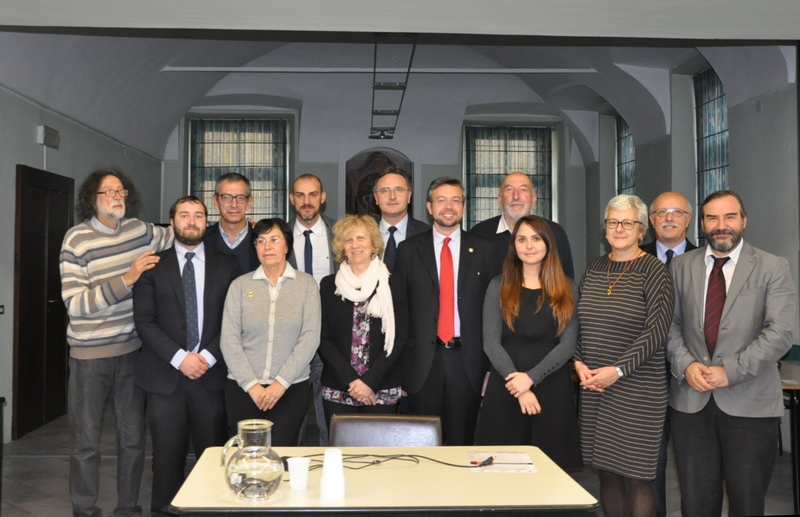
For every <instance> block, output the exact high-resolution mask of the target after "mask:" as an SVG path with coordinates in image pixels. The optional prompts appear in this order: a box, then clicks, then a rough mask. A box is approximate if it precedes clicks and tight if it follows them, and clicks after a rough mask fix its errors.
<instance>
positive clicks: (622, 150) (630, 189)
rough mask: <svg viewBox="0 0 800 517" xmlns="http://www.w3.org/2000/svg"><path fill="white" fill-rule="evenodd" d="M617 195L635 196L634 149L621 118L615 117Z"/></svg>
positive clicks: (628, 130)
mask: <svg viewBox="0 0 800 517" xmlns="http://www.w3.org/2000/svg"><path fill="white" fill-rule="evenodd" d="M617 194H636V149H635V148H634V147H633V134H631V128H630V127H629V126H628V123H627V122H625V119H624V118H622V117H617Z"/></svg>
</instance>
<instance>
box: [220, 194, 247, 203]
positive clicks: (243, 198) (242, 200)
mask: <svg viewBox="0 0 800 517" xmlns="http://www.w3.org/2000/svg"><path fill="white" fill-rule="evenodd" d="M215 195H216V196H217V197H218V198H219V200H220V201H222V202H223V203H225V204H226V205H227V204H229V203H231V202H232V201H233V200H234V199H235V200H236V202H237V203H239V204H240V205H243V204H245V203H246V202H247V200H248V199H250V196H245V195H244V194H239V195H238V196H232V195H230V194H215Z"/></svg>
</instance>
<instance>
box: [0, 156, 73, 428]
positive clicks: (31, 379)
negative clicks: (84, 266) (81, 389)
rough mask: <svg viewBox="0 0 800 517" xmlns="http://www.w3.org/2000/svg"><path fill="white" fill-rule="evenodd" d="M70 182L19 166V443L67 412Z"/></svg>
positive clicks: (16, 422) (16, 412)
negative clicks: (64, 257) (64, 269)
mask: <svg viewBox="0 0 800 517" xmlns="http://www.w3.org/2000/svg"><path fill="white" fill-rule="evenodd" d="M74 186H75V181H74V180H73V179H72V178H67V177H65V176H59V175H57V174H53V173H50V172H46V171H42V170H39V169H34V168H32V167H27V166H25V165H17V206H16V227H15V237H14V246H15V247H14V404H13V412H12V424H11V436H12V438H13V439H15V440H16V439H18V438H20V437H22V436H23V435H25V434H26V433H29V432H30V431H33V430H34V429H36V428H38V427H40V426H42V425H44V424H46V423H47V422H50V421H51V420H53V419H55V418H58V417H59V416H61V415H64V414H65V413H66V412H67V357H68V350H67V339H66V328H67V312H66V308H65V307H64V303H63V302H62V301H61V276H60V274H59V269H58V256H59V252H60V251H61V242H62V241H63V239H64V234H66V232H67V230H68V229H69V228H70V227H71V226H72V221H73V213H74V205H73V190H74Z"/></svg>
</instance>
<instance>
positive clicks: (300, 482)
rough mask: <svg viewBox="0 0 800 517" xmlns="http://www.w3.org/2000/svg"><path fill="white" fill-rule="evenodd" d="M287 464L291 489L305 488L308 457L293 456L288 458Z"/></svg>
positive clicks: (306, 485)
mask: <svg viewBox="0 0 800 517" xmlns="http://www.w3.org/2000/svg"><path fill="white" fill-rule="evenodd" d="M286 462H287V463H288V464H289V487H290V488H291V489H292V490H305V489H306V487H308V466H309V464H310V463H311V459H310V458H303V457H295V458H288V459H287V460H286Z"/></svg>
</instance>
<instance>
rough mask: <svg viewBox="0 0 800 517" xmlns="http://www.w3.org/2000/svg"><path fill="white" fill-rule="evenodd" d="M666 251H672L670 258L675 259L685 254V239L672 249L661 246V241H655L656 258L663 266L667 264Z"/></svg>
mask: <svg viewBox="0 0 800 517" xmlns="http://www.w3.org/2000/svg"><path fill="white" fill-rule="evenodd" d="M667 250H672V252H673V253H674V255H673V256H672V258H675V257H677V256H678V255H683V254H684V253H685V252H686V239H683V240H682V241H681V243H680V244H678V245H677V246H675V247H674V248H668V247H666V246H664V245H663V244H661V241H659V240H656V256H657V257H658V260H660V261H661V262H663V263H664V264H666V263H667Z"/></svg>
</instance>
